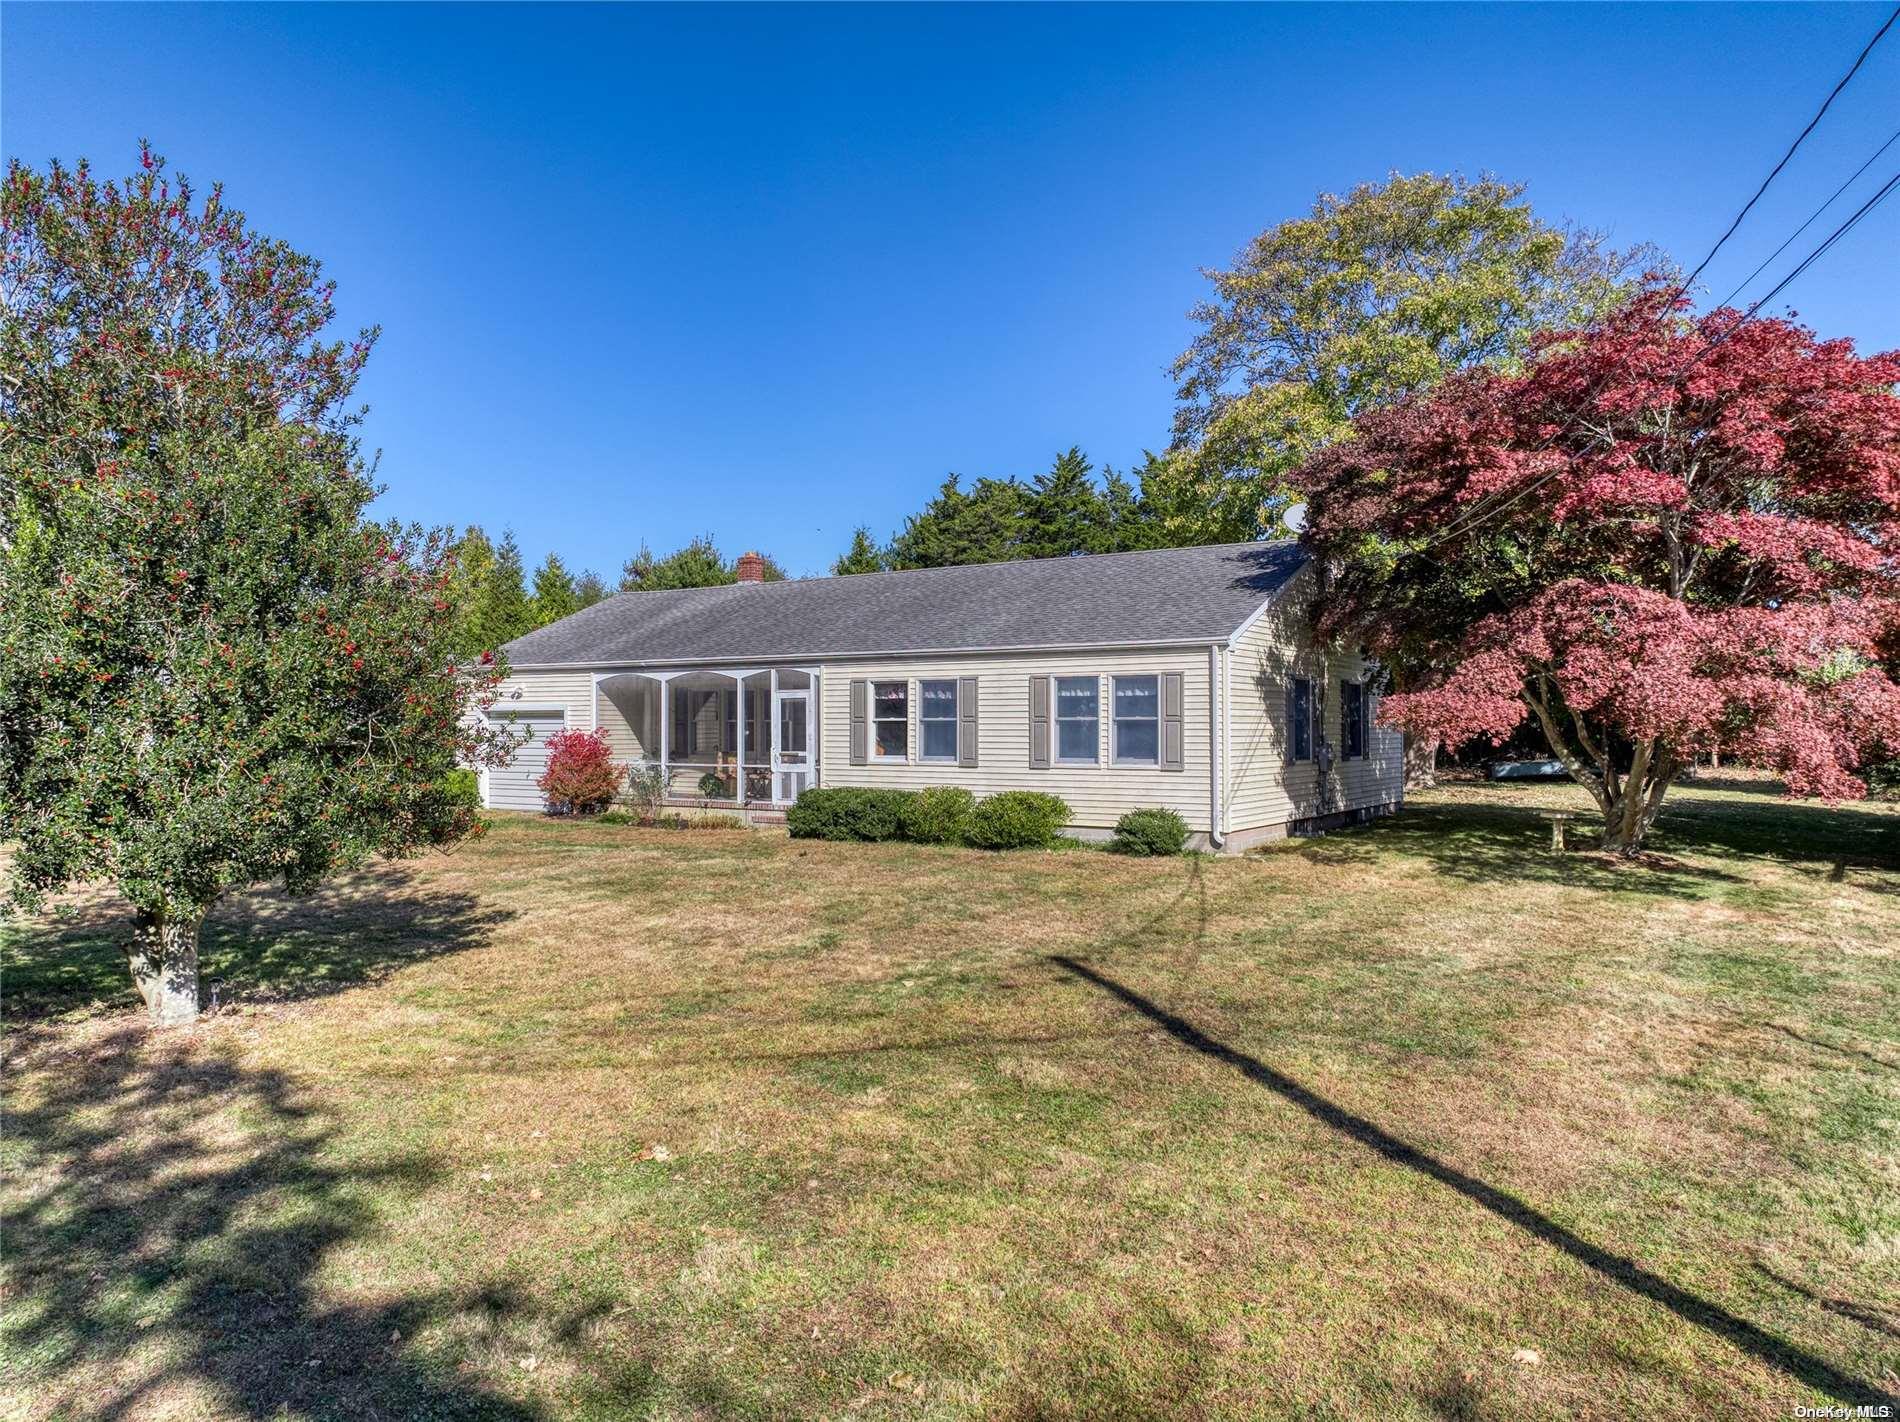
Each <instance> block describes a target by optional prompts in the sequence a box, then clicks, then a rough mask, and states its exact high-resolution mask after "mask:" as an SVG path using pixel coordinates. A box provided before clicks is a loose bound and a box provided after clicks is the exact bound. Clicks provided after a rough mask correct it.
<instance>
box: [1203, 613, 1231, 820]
mask: <svg viewBox="0 0 1900 1422" xmlns="http://www.w3.org/2000/svg"><path fill="white" fill-rule="evenodd" d="M1223 671H1224V667H1223V664H1222V662H1221V655H1220V643H1219V642H1210V643H1208V647H1207V747H1208V756H1207V758H1208V761H1209V762H1210V774H1209V781H1210V783H1209V785H1208V787H1207V791H1208V795H1207V840H1208V843H1209V844H1211V845H1213V846H1214V848H1216V849H1219V848H1220V847H1221V846H1222V844H1224V843H1225V842H1226V838H1227V833H1226V830H1227V823H1226V814H1225V812H1226V808H1227V807H1226V805H1225V804H1223V803H1222V801H1223V798H1224V797H1223V796H1222V795H1221V761H1222V760H1223V759H1224V757H1223V756H1222V754H1221V752H1222V751H1223V750H1224V749H1225V746H1224V742H1225V739H1226V732H1227V727H1226V720H1227V718H1226V715H1225V711H1226V707H1225V705H1224V704H1223V703H1224V702H1225V701H1226V699H1227V679H1226V677H1225V676H1224V675H1223V674H1222V673H1223Z"/></svg>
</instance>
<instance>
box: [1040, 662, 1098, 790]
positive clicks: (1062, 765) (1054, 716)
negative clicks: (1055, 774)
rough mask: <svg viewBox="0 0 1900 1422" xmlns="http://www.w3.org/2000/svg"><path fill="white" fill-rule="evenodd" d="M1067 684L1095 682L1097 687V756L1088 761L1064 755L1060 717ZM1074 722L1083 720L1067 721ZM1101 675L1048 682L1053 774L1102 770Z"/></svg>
mask: <svg viewBox="0 0 1900 1422" xmlns="http://www.w3.org/2000/svg"><path fill="white" fill-rule="evenodd" d="M1065 681H1093V682H1094V683H1095V754H1094V755H1092V756H1090V757H1089V758H1088V759H1087V760H1081V759H1078V758H1077V757H1075V756H1064V755H1063V754H1062V722H1063V717H1062V716H1061V715H1060V714H1059V710H1060V708H1061V705H1062V683H1063V682H1065ZM1068 719H1069V720H1072V721H1077V720H1080V719H1082V718H1081V717H1079V716H1071V717H1069V718H1068ZM1104 719H1105V718H1104V717H1103V715H1102V674H1101V673H1100V672H1073V673H1070V674H1069V675H1067V676H1064V675H1062V674H1060V673H1057V674H1056V675H1054V676H1052V677H1050V678H1049V766H1050V768H1051V769H1052V770H1060V769H1068V770H1099V769H1101V766H1102V722H1103V720H1104Z"/></svg>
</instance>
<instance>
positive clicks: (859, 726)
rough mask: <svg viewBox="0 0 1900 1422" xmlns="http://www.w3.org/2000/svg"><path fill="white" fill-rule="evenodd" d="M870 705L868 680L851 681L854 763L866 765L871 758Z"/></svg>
mask: <svg viewBox="0 0 1900 1422" xmlns="http://www.w3.org/2000/svg"><path fill="white" fill-rule="evenodd" d="M870 707H871V684H870V683H869V682H868V681H853V682H852V683H851V763H852V764H853V765H865V764H868V763H869V762H870V759H871V727H870V724H869V717H870Z"/></svg>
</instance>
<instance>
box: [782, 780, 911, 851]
mask: <svg viewBox="0 0 1900 1422" xmlns="http://www.w3.org/2000/svg"><path fill="white" fill-rule="evenodd" d="M914 797H915V792H913V791H910V790H867V789H862V788H860V787H857V786H852V785H839V786H834V787H831V788H829V789H822V790H821V789H812V790H807V791H806V792H805V793H804V794H802V795H800V796H799V797H798V800H797V802H796V803H795V804H794V805H793V806H792V807H791V808H790V809H789V810H787V811H786V812H785V827H786V828H787V829H788V830H790V831H791V833H792V838H793V839H837V840H880V839H897V838H899V837H901V836H902V834H903V832H904V811H905V809H906V808H907V807H908V805H909V803H910V801H911V800H912V799H913V798H914Z"/></svg>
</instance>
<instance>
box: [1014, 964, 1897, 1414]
mask: <svg viewBox="0 0 1900 1422" xmlns="http://www.w3.org/2000/svg"><path fill="white" fill-rule="evenodd" d="M1049 962H1050V963H1052V964H1053V965H1055V966H1056V967H1057V968H1060V969H1061V970H1062V971H1064V972H1066V973H1069V974H1070V975H1071V976H1073V977H1075V978H1076V979H1079V980H1080V981H1082V982H1085V983H1088V984H1090V985H1092V986H1093V987H1096V988H1098V989H1100V990H1101V991H1102V992H1104V993H1106V994H1107V995H1108V996H1110V997H1112V998H1114V999H1115V1000H1117V1001H1119V1002H1120V1003H1122V1004H1123V1005H1124V1006H1126V1007H1128V1008H1130V1009H1132V1010H1133V1011H1134V1012H1136V1013H1138V1014H1140V1015H1141V1016H1142V1017H1144V1018H1146V1019H1147V1020H1148V1021H1150V1022H1152V1023H1154V1024H1155V1025H1156V1026H1157V1027H1159V1028H1160V1029H1161V1030H1162V1031H1164V1032H1166V1033H1167V1034H1168V1035H1169V1036H1171V1037H1173V1038H1174V1039H1175V1041H1177V1042H1179V1043H1180V1044H1181V1045H1182V1046H1184V1047H1187V1048H1189V1049H1190V1050H1192V1051H1196V1052H1199V1053H1201V1054H1202V1055H1203V1056H1206V1057H1210V1058H1212V1059H1213V1060H1215V1061H1217V1062H1220V1063H1221V1064H1222V1065H1223V1066H1227V1067H1231V1068H1233V1069H1234V1070H1235V1071H1237V1072H1239V1073H1240V1074H1241V1075H1242V1076H1244V1077H1245V1078H1247V1080H1249V1081H1251V1082H1253V1083H1254V1084H1255V1085H1258V1086H1263V1087H1265V1088H1266V1089H1267V1090H1269V1091H1271V1092H1273V1093H1274V1094H1275V1095H1276V1096H1278V1097H1280V1098H1281V1099H1282V1100H1284V1101H1286V1102H1288V1103H1290V1104H1291V1105H1293V1106H1296V1107H1298V1108H1299V1109H1300V1110H1302V1111H1304V1112H1306V1114H1307V1115H1309V1116H1311V1117H1312V1118H1313V1119H1315V1120H1316V1121H1319V1122H1320V1123H1321V1124H1323V1125H1326V1126H1329V1127H1331V1128H1332V1129H1333V1130H1335V1131H1338V1132H1339V1133H1340V1134H1341V1135H1344V1136H1346V1137H1347V1138H1349V1139H1350V1140H1353V1141H1355V1142H1357V1143H1358V1144H1360V1145H1362V1146H1365V1147H1366V1148H1368V1149H1370V1150H1372V1151H1375V1152H1377V1153H1378V1154H1379V1155H1381V1156H1383V1157H1384V1158H1385V1159H1387V1160H1389V1161H1392V1162H1393V1163H1394V1164H1397V1165H1403V1166H1406V1167H1408V1168H1409V1169H1412V1170H1415V1171H1417V1172H1418V1173H1419V1174H1421V1175H1424V1176H1426V1177H1427V1178H1429V1179H1432V1180H1435V1181H1437V1182H1438V1183H1439V1184H1441V1185H1444V1186H1446V1187H1448V1188H1449V1189H1451V1190H1453V1191H1455V1192H1457V1193H1458V1194H1459V1195H1462V1196H1463V1197H1464V1198H1465V1199H1467V1200H1470V1201H1471V1202H1472V1203H1474V1204H1476V1205H1478V1206H1480V1207H1481V1208H1483V1209H1485V1210H1488V1211H1490V1212H1491V1213H1492V1214H1494V1215H1496V1216H1497V1217H1498V1218H1499V1219H1501V1220H1504V1221H1505V1222H1506V1223H1508V1224H1511V1225H1514V1226H1516V1227H1517V1228H1519V1229H1521V1230H1523V1231H1525V1232H1526V1233H1528V1234H1530V1235H1532V1236H1533V1237H1535V1238H1537V1239H1539V1240H1541V1241H1542V1242H1544V1243H1545V1244H1549V1245H1551V1246H1553V1247H1555V1248H1557V1249H1560V1250H1562V1251H1563V1252H1564V1253H1565V1254H1567V1255H1569V1256H1570V1257H1571V1258H1572V1259H1575V1260H1576V1261H1577V1262H1578V1263H1580V1264H1582V1265H1584V1266H1585V1267H1586V1268H1588V1269H1590V1270H1592V1271H1593V1272H1595V1273H1596V1274H1597V1275H1599V1276H1600V1277H1602V1278H1604V1279H1607V1280H1608V1281H1610V1282H1611V1283H1614V1284H1617V1285H1620V1286H1621V1287H1623V1288H1625V1289H1628V1290H1629V1291H1630V1292H1631V1293H1634V1294H1637V1295H1639V1296H1640V1297H1643V1298H1646V1299H1649V1300H1650V1301H1651V1302H1653V1303H1656V1304H1659V1305H1661V1306H1662V1307H1663V1308H1666V1309H1668V1310H1669V1311H1670V1312H1671V1313H1673V1314H1675V1315H1676V1316H1677V1317H1678V1318H1680V1319H1683V1320H1684V1321H1685V1322H1688V1323H1691V1324H1694V1325H1696V1326H1697V1327H1699V1328H1703V1329H1706V1330H1707V1331H1708V1332H1710V1333H1713V1334H1715V1335H1717V1336H1718V1337H1721V1338H1724V1339H1726V1340H1727V1341H1728V1342H1729V1343H1731V1344H1733V1345H1734V1346H1735V1347H1736V1348H1738V1349H1740V1350H1741V1351H1742V1352H1744V1353H1747V1354H1748V1355H1750V1356H1751V1357H1753V1358H1755V1359H1757V1360H1758V1361H1760V1362H1762V1363H1765V1364H1767V1365H1768V1366H1769V1367H1771V1368H1774V1369H1776V1370H1777V1371H1779V1372H1781V1373H1783V1374H1786V1375H1787V1376H1789V1377H1791V1378H1794V1379H1796V1380H1798V1381H1800V1382H1802V1383H1804V1384H1806V1385H1807V1386H1809V1387H1811V1388H1814V1389H1815V1390H1817V1391H1819V1392H1822V1393H1825V1394H1827V1395H1828V1396H1830V1397H1833V1398H1835V1399H1837V1400H1838V1401H1840V1402H1843V1403H1849V1404H1856V1405H1874V1404H1883V1403H1885V1404H1891V1403H1894V1402H1896V1401H1900V1397H1896V1396H1895V1395H1893V1394H1890V1393H1886V1392H1882V1391H1880V1390H1879V1389H1878V1388H1877V1387H1875V1386H1874V1385H1873V1384H1871V1383H1868V1382H1865V1381H1863V1380H1862V1379H1860V1378H1857V1377H1854V1376H1852V1375H1850V1374H1848V1373H1844V1372H1842V1371H1841V1370H1840V1369H1838V1368H1836V1367H1835V1366H1834V1365H1833V1364H1831V1363H1829V1362H1828V1361H1827V1360H1826V1359H1825V1358H1821V1357H1818V1356H1817V1355H1815V1354H1813V1353H1810V1352H1808V1351H1807V1350H1805V1349H1803V1348H1800V1347H1797V1346H1796V1345H1794V1344H1792V1343H1789V1342H1787V1341H1786V1340H1784V1339H1782V1338H1779V1337H1777V1336H1775V1335H1774V1334H1772V1333H1770V1332H1768V1331H1767V1330H1765V1329H1763V1328H1760V1327H1758V1326H1757V1325H1755V1324H1753V1323H1750V1322H1749V1321H1748V1320H1747V1319H1745V1318H1741V1317H1738V1316H1737V1315H1735V1314H1732V1313H1730V1312H1729V1311H1728V1310H1726V1309H1724V1308H1722V1307H1720V1306H1719V1305H1717V1304H1713V1303H1710V1302H1709V1301H1708V1300H1706V1299H1703V1298H1701V1297H1700V1296H1698V1295H1696V1294H1693V1293H1691V1292H1689V1291H1688V1290H1687V1289H1683V1288H1679V1287H1678V1286H1676V1285H1675V1284H1672V1283H1670V1282H1669V1281H1668V1280H1666V1279H1664V1278H1662V1277H1661V1276H1659V1275H1657V1274H1653V1273H1651V1272H1650V1271H1649V1270H1647V1269H1645V1268H1643V1267H1642V1266H1641V1265H1640V1264H1637V1263H1636V1262H1635V1261H1634V1260H1632V1259H1630V1258H1628V1257H1626V1256H1624V1255H1621V1254H1616V1253H1613V1252H1611V1251H1610V1250H1607V1249H1604V1248H1602V1247H1601V1246H1599V1245H1596V1244H1592V1243H1591V1242H1590V1241H1589V1240H1587V1239H1584V1238H1583V1237H1582V1236H1580V1235H1578V1234H1575V1233H1573V1232H1572V1231H1571V1230H1569V1229H1567V1228H1565V1227H1564V1226H1563V1225H1561V1224H1558V1223H1557V1222H1556V1221H1555V1220H1553V1219H1551V1218H1550V1217H1549V1216H1548V1215H1545V1214H1542V1213H1540V1212H1539V1211H1537V1210H1536V1209H1534V1208H1532V1207H1531V1206H1530V1205H1527V1204H1525V1203H1524V1201H1522V1200H1520V1199H1518V1198H1517V1197H1516V1196H1515V1195H1512V1194H1510V1193H1508V1192H1507V1191H1504V1190H1500V1189H1499V1188H1497V1187H1496V1186H1494V1185H1490V1184H1487V1183H1486V1182H1485V1181H1483V1180H1480V1179H1478V1178H1476V1177H1475V1176H1472V1175H1468V1174H1466V1173H1465V1172H1464V1171H1462V1170H1459V1169H1458V1168H1457V1167H1455V1166H1452V1165H1449V1164H1447V1163H1446V1162H1444V1161H1442V1160H1439V1159H1438V1158H1437V1157H1436V1156H1433V1155H1430V1154H1427V1153H1426V1152H1425V1151H1422V1150H1419V1149H1418V1148H1417V1147H1415V1146H1411V1145H1408V1144H1406V1143H1405V1142H1404V1141H1402V1140H1400V1139H1399V1138H1398V1137H1397V1136H1394V1135H1392V1134H1390V1133H1389V1132H1388V1131H1386V1130H1385V1129H1383V1128H1382V1127H1380V1126H1379V1125H1377V1124H1376V1123H1375V1122H1373V1121H1370V1120H1368V1119H1366V1118H1365V1117H1364V1116H1359V1115H1355V1114H1354V1113H1352V1112H1351V1111H1348V1110H1346V1109H1345V1108H1344V1107H1342V1106H1339V1105H1337V1104H1335V1103H1334V1102H1332V1101H1330V1100H1328V1099H1327V1098H1326V1097H1324V1096H1321V1095H1320V1094H1319V1093H1318V1092H1316V1091H1313V1090H1311V1089H1310V1088H1308V1087H1306V1086H1303V1085H1302V1084H1301V1083H1299V1082H1298V1081H1296V1080H1294V1079H1293V1078H1292V1077H1290V1076H1287V1075H1286V1074H1285V1073H1283V1072H1280V1071H1277V1070H1275V1069H1274V1068H1273V1067H1271V1066H1269V1065H1267V1064H1266V1063H1265V1062H1263V1061H1261V1060H1260V1059H1259V1058H1258V1057H1254V1056H1250V1055H1248V1054H1247V1053H1245V1052H1242V1051H1239V1050H1237V1049H1236V1048H1233V1047H1230V1046H1228V1045H1227V1044H1226V1043H1224V1042H1222V1041H1219V1040H1218V1039H1216V1038H1214V1037H1210V1036H1208V1035H1207V1034H1206V1033H1205V1032H1203V1031H1201V1030H1200V1029H1199V1028H1198V1027H1196V1026H1194V1025H1193V1024H1192V1023H1191V1022H1189V1021H1188V1020H1187V1019H1186V1018H1183V1017H1180V1016H1178V1015H1177V1014H1175V1013H1173V1012H1170V1011H1168V1010H1167V1009H1166V1008H1164V1007H1162V1006H1160V1005H1159V1004H1158V1003H1156V1002H1154V1001H1153V1000H1152V999H1150V998H1147V997H1144V996H1142V995H1141V994H1140V993H1138V992H1136V991H1134V990H1133V989H1132V988H1129V987H1126V986H1124V985H1123V984H1122V983H1120V982H1118V981H1116V980H1115V979H1114V978H1112V977H1110V976H1109V975H1108V974H1106V973H1103V972H1101V971H1099V970H1097V969H1095V968H1091V967H1089V966H1088V965H1087V964H1085V963H1083V962H1080V961H1079V960H1077V959H1075V958H1072V957H1069V956H1067V955H1065V954H1053V955H1051V956H1050V958H1049ZM1862 1321H1863V1322H1864V1320H1862ZM1869 1326H1871V1325H1869Z"/></svg>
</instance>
